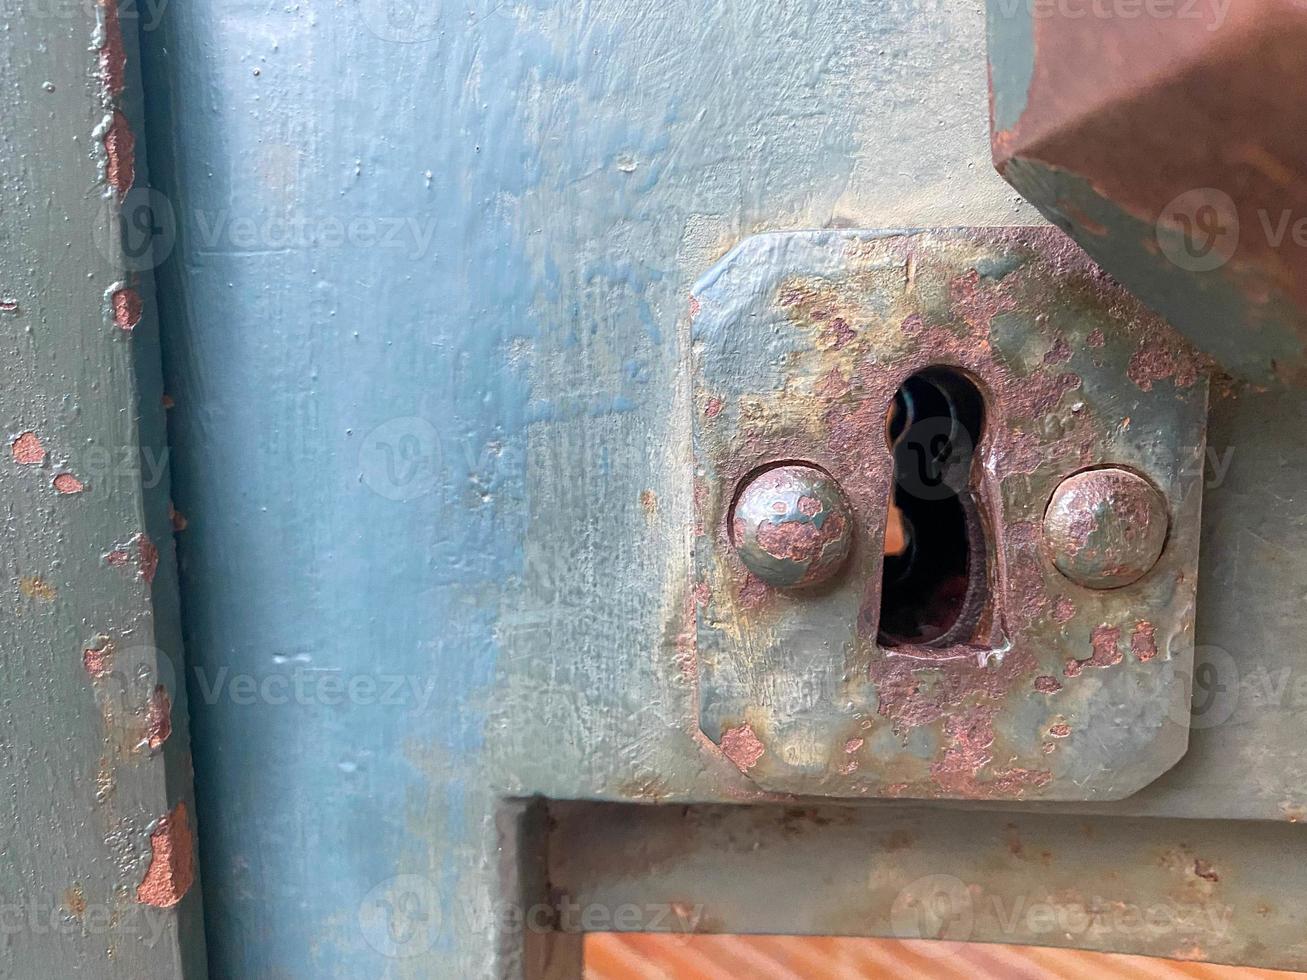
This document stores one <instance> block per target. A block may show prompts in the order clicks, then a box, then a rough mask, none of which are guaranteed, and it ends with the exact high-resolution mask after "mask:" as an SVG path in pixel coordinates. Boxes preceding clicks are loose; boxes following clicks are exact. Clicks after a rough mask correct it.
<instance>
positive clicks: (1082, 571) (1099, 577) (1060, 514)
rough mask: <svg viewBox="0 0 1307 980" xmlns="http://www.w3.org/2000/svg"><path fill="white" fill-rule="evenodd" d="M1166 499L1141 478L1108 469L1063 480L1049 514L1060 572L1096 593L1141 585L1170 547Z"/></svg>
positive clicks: (1047, 527) (1047, 530) (1047, 529)
mask: <svg viewBox="0 0 1307 980" xmlns="http://www.w3.org/2000/svg"><path fill="white" fill-rule="evenodd" d="M1169 522H1170V517H1169V516H1168V513H1167V505H1166V497H1165V496H1163V494H1162V492H1161V491H1160V490H1158V489H1157V488H1156V487H1155V486H1153V485H1152V484H1151V483H1149V482H1148V480H1147V479H1145V478H1144V477H1142V476H1140V475H1139V474H1138V473H1132V472H1130V471H1129V470H1123V469H1121V468H1119V467H1115V466H1112V467H1103V468H1100V469H1093V470H1086V471H1085V472H1083V473H1076V474H1075V475H1074V476H1069V477H1067V478H1066V479H1065V480H1063V481H1062V484H1061V485H1060V486H1059V487H1058V488H1057V490H1056V491H1054V493H1053V499H1052V500H1050V501H1049V503H1048V510H1046V511H1045V512H1044V542H1045V544H1046V545H1047V547H1048V551H1049V556H1050V557H1051V558H1052V559H1053V564H1054V565H1056V566H1057V570H1058V571H1059V572H1061V573H1062V574H1063V575H1065V576H1066V577H1067V578H1069V579H1070V580H1071V581H1073V582H1076V583H1077V584H1079V585H1083V586H1086V587H1088V588H1091V589H1119V588H1123V587H1124V586H1127V585H1132V584H1133V583H1135V582H1137V581H1139V580H1140V579H1141V578H1143V577H1144V576H1145V575H1147V574H1148V573H1149V572H1150V571H1151V570H1152V568H1153V566H1154V565H1156V564H1157V559H1158V558H1160V557H1161V556H1162V550H1163V548H1165V547H1166V535H1167V530H1168V529H1169Z"/></svg>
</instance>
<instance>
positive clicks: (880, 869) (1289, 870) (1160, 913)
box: [549, 803, 1307, 970]
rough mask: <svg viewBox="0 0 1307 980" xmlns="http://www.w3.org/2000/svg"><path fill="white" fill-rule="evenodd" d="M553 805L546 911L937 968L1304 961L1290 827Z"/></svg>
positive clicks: (1305, 941)
mask: <svg viewBox="0 0 1307 980" xmlns="http://www.w3.org/2000/svg"><path fill="white" fill-rule="evenodd" d="M550 812H551V815H552V816H553V818H554V820H555V822H556V825H555V829H554V831H553V833H552V834H551V835H550V840H549V855H550V859H549V869H550V870H549V881H550V885H551V886H552V888H553V889H554V892H553V894H554V896H555V897H554V903H555V905H557V906H558V907H561V908H567V909H577V910H586V909H619V908H626V907H630V906H636V907H639V908H642V909H643V908H668V909H673V910H680V914H679V915H678V914H669V915H667V916H665V917H664V918H663V919H662V920H661V921H660V922H658V923H657V924H654V925H650V924H649V923H648V922H645V923H643V924H642V929H641V930H639V931H659V932H688V931H694V932H704V933H726V932H735V933H783V934H799V935H845V936H896V937H899V938H903V939H918V938H928V939H939V940H944V943H943V944H942V945H941V946H939V947H936V948H934V950H933V953H934V954H935V955H938V956H939V957H941V958H943V961H945V962H948V961H949V959H950V958H951V956H952V953H953V950H955V949H956V945H955V944H956V943H960V942H964V941H969V942H998V943H1023V944H1026V943H1028V944H1032V945H1039V946H1063V947H1073V948H1079V949H1097V950H1111V951H1117V952H1126V953H1142V954H1145V955H1149V956H1166V957H1174V958H1179V959H1187V960H1200V961H1208V962H1215V963H1238V964H1242V965H1248V966H1266V967H1278V968H1282V969H1294V970H1303V969H1307V930H1304V921H1303V920H1304V914H1303V911H1302V903H1301V900H1300V898H1299V896H1300V894H1301V891H1302V885H1301V882H1300V879H1299V876H1298V873H1297V870H1296V868H1297V865H1296V863H1295V862H1294V857H1296V856H1297V855H1299V854H1301V853H1302V851H1301V849H1302V848H1303V846H1304V836H1307V829H1305V828H1303V827H1300V826H1291V825H1286V824H1278V825H1277V824H1230V823H1221V822H1217V821H1203V820H1192V821H1182V822H1172V821H1163V820H1125V819H1103V818H1099V817H1086V816H1071V815H1065V816H1051V815H1039V816H1036V815H1032V814H1014V813H992V812H971V813H967V812H960V811H957V810H949V809H930V810H925V809H920V808H909V807H888V808H886V807H880V808H867V807H839V806H829V805H828V806H824V807H807V808H803V807H782V806H753V807H724V806H718V807H711V806H701V807H637V806H622V805H615V804H599V805H596V804H575V803H572V804H555V805H553V806H551V808H550ZM578 918H579V916H578V915H577V914H576V913H574V914H573V916H572V921H573V922H576V921H577V920H578ZM606 927H607V928H609V929H612V930H613V931H624V928H625V927H624V926H622V925H621V924H618V923H611V922H610V923H606ZM923 952H927V953H930V952H931V950H930V949H929V948H927V949H924V950H923Z"/></svg>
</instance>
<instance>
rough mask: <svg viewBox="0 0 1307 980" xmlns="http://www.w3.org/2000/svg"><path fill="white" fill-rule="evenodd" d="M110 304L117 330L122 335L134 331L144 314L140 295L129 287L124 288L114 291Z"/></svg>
mask: <svg viewBox="0 0 1307 980" xmlns="http://www.w3.org/2000/svg"><path fill="white" fill-rule="evenodd" d="M110 302H111V303H112V305H113V322H114V323H116V324H117V325H118V329H119V330H122V331H123V332H124V333H131V332H132V331H133V330H134V329H136V325H137V324H138V323H140V322H141V315H142V313H143V312H144V303H143V302H142V301H141V294H140V293H138V292H137V291H136V290H135V289H132V288H131V287H130V286H124V287H123V288H122V289H118V290H115V291H114V294H113V296H112V297H110Z"/></svg>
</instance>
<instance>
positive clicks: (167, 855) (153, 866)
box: [136, 803, 195, 909]
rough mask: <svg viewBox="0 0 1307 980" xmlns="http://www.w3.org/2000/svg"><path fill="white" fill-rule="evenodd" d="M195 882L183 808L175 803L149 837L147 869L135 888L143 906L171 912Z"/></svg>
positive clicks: (183, 806)
mask: <svg viewBox="0 0 1307 980" xmlns="http://www.w3.org/2000/svg"><path fill="white" fill-rule="evenodd" d="M194 881H195V844H194V840H193V839H192V837H191V827H190V818H189V816H188V815H187V812H186V804H185V803H178V804H177V805H176V806H175V807H173V808H172V810H171V811H170V812H169V813H168V814H167V815H166V816H164V817H161V818H160V819H159V823H158V825H157V826H156V827H155V829H154V831H153V832H152V833H151V834H150V866H149V868H148V869H147V870H146V872H145V878H144V879H143V880H142V881H141V883H140V884H139V885H138V886H137V888H136V900H137V901H138V902H140V903H142V904H143V905H152V906H154V907H155V908H159V909H170V908H172V907H173V906H174V905H176V904H177V903H178V902H180V901H181V900H182V897H183V896H184V895H185V894H186V893H187V892H188V891H190V888H191V885H192V884H193V883H194Z"/></svg>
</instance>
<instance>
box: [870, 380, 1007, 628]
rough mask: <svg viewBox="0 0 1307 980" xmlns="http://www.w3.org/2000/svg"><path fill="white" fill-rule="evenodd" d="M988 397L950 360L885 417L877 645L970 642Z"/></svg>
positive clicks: (981, 536) (980, 550)
mask: <svg viewBox="0 0 1307 980" xmlns="http://www.w3.org/2000/svg"><path fill="white" fill-rule="evenodd" d="M984 424H985V401H984V398H983V397H982V396H981V393H980V391H979V390H978V389H977V388H976V386H975V384H973V383H972V381H971V380H970V379H969V378H967V377H966V376H965V375H963V374H961V373H960V372H958V371H955V370H952V369H949V368H927V369H926V370H924V371H920V372H918V373H917V374H914V375H913V376H912V377H910V378H908V380H907V381H905V382H904V383H903V386H902V387H901V388H899V390H898V393H897V394H896V395H895V397H894V403H893V405H892V406H891V408H890V411H889V414H888V416H887V417H886V420H885V435H886V439H887V440H888V442H889V445H890V449H891V453H892V456H893V460H894V482H893V488H892V490H891V500H890V506H889V511H888V520H887V523H886V529H885V555H884V572H883V580H882V583H881V608H880V643H881V644H882V645H883V646H887V647H901V646H928V647H945V646H952V645H954V644H957V643H964V642H967V641H969V640H971V639H972V638H973V637H974V634H975V633H976V630H977V626H978V624H979V622H980V619H981V615H982V612H983V610H984V606H985V602H986V598H985V593H986V591H987V589H986V579H985V560H986V548H985V531H984V525H983V522H982V520H981V517H980V509H979V507H978V506H977V497H976V494H975V493H974V490H973V487H974V483H975V471H976V461H977V459H978V457H979V451H978V447H979V446H980V440H981V437H982V436H983V434H984Z"/></svg>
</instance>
